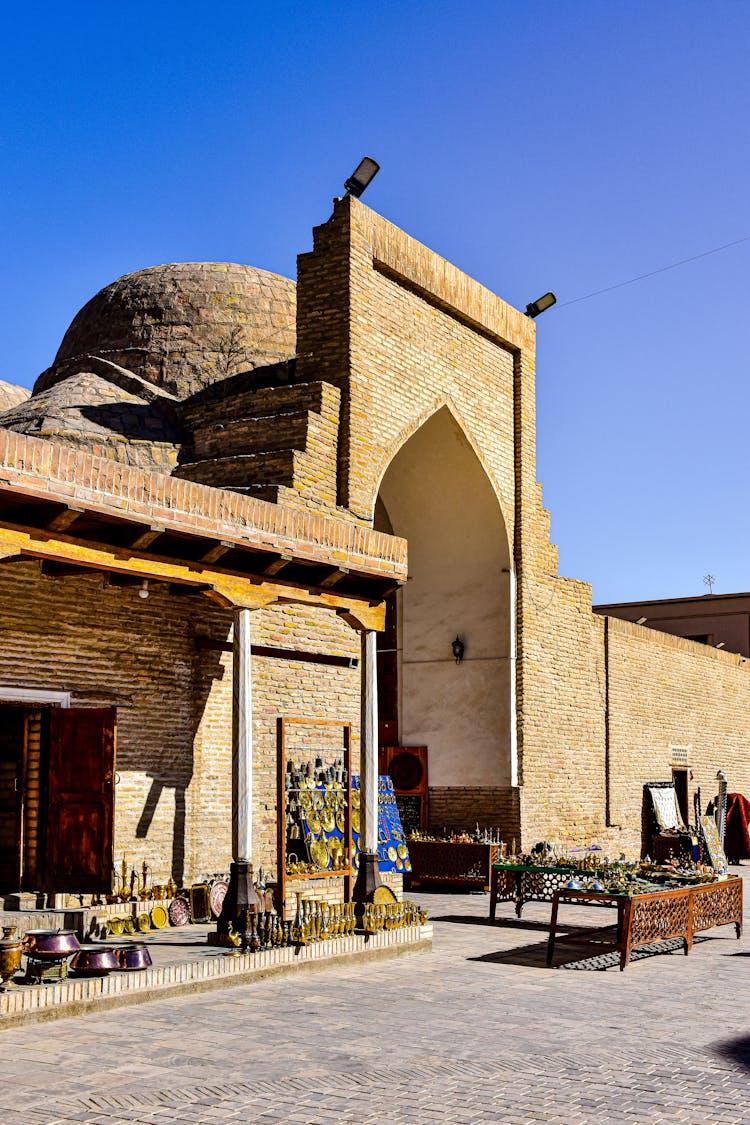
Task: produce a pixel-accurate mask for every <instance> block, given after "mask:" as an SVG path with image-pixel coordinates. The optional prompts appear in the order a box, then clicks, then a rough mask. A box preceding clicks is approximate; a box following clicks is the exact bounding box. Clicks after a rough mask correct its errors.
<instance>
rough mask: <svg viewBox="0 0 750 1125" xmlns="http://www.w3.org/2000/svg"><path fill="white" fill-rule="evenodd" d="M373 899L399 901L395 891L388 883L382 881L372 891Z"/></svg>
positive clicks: (381, 901)
mask: <svg viewBox="0 0 750 1125" xmlns="http://www.w3.org/2000/svg"><path fill="white" fill-rule="evenodd" d="M372 901H373V902H377V903H383V902H398V899H397V898H396V894H395V892H394V891H392V890H391V888H390V887H389V886H388V884H387V883H381V884H380V886H379V887H376V888H375V890H374V891H373V892H372Z"/></svg>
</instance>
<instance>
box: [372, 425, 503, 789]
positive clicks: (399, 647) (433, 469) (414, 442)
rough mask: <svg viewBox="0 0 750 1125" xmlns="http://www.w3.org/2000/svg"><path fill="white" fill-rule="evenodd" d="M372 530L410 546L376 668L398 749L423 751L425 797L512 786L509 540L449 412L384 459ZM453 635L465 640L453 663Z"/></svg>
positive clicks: (485, 479)
mask: <svg viewBox="0 0 750 1125" xmlns="http://www.w3.org/2000/svg"><path fill="white" fill-rule="evenodd" d="M375 526H376V527H378V528H379V529H380V530H383V531H392V532H393V533H394V534H396V535H400V536H404V537H405V538H406V539H407V540H408V543H409V581H408V582H407V584H406V585H405V586H404V587H403V589H402V590H401V591H399V593H398V594H397V595H395V597H396V599H397V601H396V607H395V613H393V612H392V622H393V627H392V628H391V629H390V630H387V631H386V634H385V636H384V642H383V645H382V646H381V647H385V649H386V651H385V652H384V653H383V655H382V656H381V659H380V661H379V674H380V676H381V679H382V681H383V692H382V693H381V699H382V700H383V704H382V706H383V708H384V710H385V711H386V712H388V711H389V710H391V712H392V717H393V718H394V719H395V718H396V717H397V720H398V740H399V743H400V745H402V746H403V745H406V746H408V745H412V746H416V745H424V746H427V747H428V748H429V775H430V788H431V789H432V787H433V786H435V787H440V788H444V787H445V788H449V789H451V788H454V787H456V788H462V789H465V788H467V787H469V788H474V787H487V788H492V789H494V788H496V787H503V788H505V787H508V786H512V785H515V784H517V777H516V772H517V771H516V761H515V687H514V685H515V660H514V655H515V652H514V643H513V618H514V614H513V594H512V591H513V576H512V565H511V558H510V550H509V544H508V535H507V532H506V528H505V521H504V519H503V515H502V511H501V509H500V505H499V503H498V500H497V496H496V495H495V492H494V490H493V487H492V485H491V483H490V480H489V478H488V476H487V474H486V472H485V471H484V468H483V467H482V465H481V463H480V461H479V459H478V457H477V455H476V454H475V452H474V450H473V449H472V447H471V445H470V444H469V442H468V441H467V439H466V437H465V435H464V433H463V431H462V429H461V427H460V426H459V425H458V423H457V422H456V420H455V418H454V417H453V415H452V414H451V412H450V411H449V410H448V408H447V407H443V408H442V409H441V410H438V411H437V413H435V414H433V415H432V417H431V418H430V419H429V420H428V421H427V422H425V423H424V425H423V426H421V427H420V428H419V429H418V430H417V431H416V433H414V434H413V435H412V436H411V437H410V438H409V439H408V440H407V441H406V442H405V444H404V445H403V446H402V447H401V449H400V450H399V452H398V453H397V454H396V456H395V457H394V458H393V460H392V462H391V463H390V465H389V467H388V469H387V470H386V472H385V475H384V476H383V479H382V482H381V486H380V492H379V495H378V499H377V504H376V510H375ZM394 618H395V620H393V619H394ZM456 636H460V637H461V638H462V640H463V641H464V644H465V656H464V659H463V661H462V662H461V664H460V665H457V664H456V662H455V660H454V657H453V654H452V651H451V642H452V641H453V639H454V638H455V637H456ZM394 648H395V650H396V651H395V654H394V653H393V651H392V650H393V649H394ZM388 650H390V651H388Z"/></svg>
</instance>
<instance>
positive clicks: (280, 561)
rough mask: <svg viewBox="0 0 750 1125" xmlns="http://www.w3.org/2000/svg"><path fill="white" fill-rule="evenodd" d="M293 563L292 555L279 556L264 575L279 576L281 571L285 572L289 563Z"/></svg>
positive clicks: (269, 565)
mask: <svg viewBox="0 0 750 1125" xmlns="http://www.w3.org/2000/svg"><path fill="white" fill-rule="evenodd" d="M291 561H292V556H291V555H279V557H278V558H277V559H274V560H273V562H272V563H269V564H268V566H267V567H266V569H265V570H264V571H263V573H264V574H269V575H273V574H278V573H279V571H280V570H283V569H284V567H285V566H286V565H287V563H290V562H291Z"/></svg>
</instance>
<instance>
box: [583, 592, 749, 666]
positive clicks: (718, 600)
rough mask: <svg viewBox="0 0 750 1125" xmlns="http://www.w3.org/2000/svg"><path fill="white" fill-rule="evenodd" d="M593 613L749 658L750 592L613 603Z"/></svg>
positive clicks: (600, 606)
mask: <svg viewBox="0 0 750 1125" xmlns="http://www.w3.org/2000/svg"><path fill="white" fill-rule="evenodd" d="M594 612H595V613H601V614H602V615H606V616H608V617H621V618H622V620H623V621H636V622H639V623H640V624H641V625H645V626H646V627H647V628H648V629H659V630H661V632H663V633H671V634H672V636H673V637H684V638H685V640H687V641H697V642H698V644H703V645H712V646H713V647H714V648H717V647H721V648H723V649H725V650H726V651H727V652H736V653H739V655H740V656H746V657H750V593H749V594H704V595H703V596H702V597H697V598H671V599H669V598H661V599H658V600H656V601H650V602H614V603H612V604H611V605H595V606H594ZM644 618H645V620H642V619H644Z"/></svg>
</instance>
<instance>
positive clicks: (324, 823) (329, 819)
mask: <svg viewBox="0 0 750 1125" xmlns="http://www.w3.org/2000/svg"><path fill="white" fill-rule="evenodd" d="M320 827H321V828H322V829H323V830H324V831H325V832H333V830H334V828H335V827H336V817H335V816H334V815H333V812H332V811H331V809H323V811H322V813H321V814H320Z"/></svg>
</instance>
